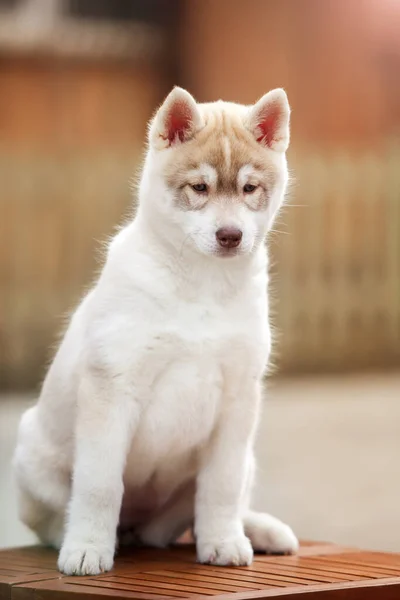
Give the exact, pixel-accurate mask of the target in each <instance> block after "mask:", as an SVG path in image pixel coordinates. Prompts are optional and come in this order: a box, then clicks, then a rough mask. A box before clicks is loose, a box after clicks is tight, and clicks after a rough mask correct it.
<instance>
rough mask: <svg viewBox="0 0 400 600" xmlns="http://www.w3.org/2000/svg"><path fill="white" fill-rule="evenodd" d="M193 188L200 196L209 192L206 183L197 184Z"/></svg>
mask: <svg viewBox="0 0 400 600" xmlns="http://www.w3.org/2000/svg"><path fill="white" fill-rule="evenodd" d="M191 188H192V190H194V191H195V192H197V193H198V194H205V193H206V191H207V185H206V184H205V183H195V184H194V185H192V186H191Z"/></svg>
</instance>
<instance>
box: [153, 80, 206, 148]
mask: <svg viewBox="0 0 400 600" xmlns="http://www.w3.org/2000/svg"><path fill="white" fill-rule="evenodd" d="M202 125H203V123H202V119H201V116H200V112H199V109H198V107H197V104H196V101H195V99H194V98H193V96H191V95H190V94H189V92H187V91H186V90H184V89H182V88H180V87H175V88H174V89H173V90H172V92H170V94H169V95H168V96H167V97H166V99H165V100H164V102H163V104H162V105H161V106H160V108H159V109H158V111H157V113H156V115H155V117H154V119H153V121H152V122H151V124H150V129H149V142H150V144H151V145H152V146H154V147H155V148H157V149H159V150H162V149H163V148H169V147H171V146H174V145H177V144H182V143H184V142H187V141H188V140H190V139H191V138H192V137H193V136H194V134H195V133H196V131H198V130H199V129H201V127H202Z"/></svg>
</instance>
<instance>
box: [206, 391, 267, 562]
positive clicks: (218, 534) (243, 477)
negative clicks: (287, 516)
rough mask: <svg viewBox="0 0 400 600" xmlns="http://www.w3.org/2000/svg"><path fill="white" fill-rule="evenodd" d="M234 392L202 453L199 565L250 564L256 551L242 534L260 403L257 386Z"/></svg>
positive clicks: (227, 400)
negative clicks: (245, 497) (244, 507)
mask: <svg viewBox="0 0 400 600" xmlns="http://www.w3.org/2000/svg"><path fill="white" fill-rule="evenodd" d="M234 393H235V391H234V390H233V389H232V393H231V394H230V397H229V396H228V397H227V398H225V404H224V412H223V414H222V415H221V417H220V420H219V424H218V427H217V429H216V431H215V432H214V435H213V437H212V439H211V441H210V443H209V445H208V447H207V448H206V449H205V451H204V454H203V457H202V458H203V462H202V467H201V470H200V473H199V476H198V480H197V494H196V505H195V533H196V544H197V556H198V560H199V561H200V562H202V563H212V564H216V565H249V564H250V563H251V561H252V558H253V550H252V547H251V544H250V541H249V539H248V538H247V537H246V536H245V534H244V530H243V522H242V516H243V502H244V496H245V489H246V484H247V478H248V472H249V469H250V468H251V461H252V452H251V450H252V443H253V437H254V431H255V427H256V423H257V414H258V407H259V399H260V388H259V384H258V383H255V382H254V381H252V382H250V383H249V385H247V386H245V388H242V389H238V388H237V389H236V394H235V395H234Z"/></svg>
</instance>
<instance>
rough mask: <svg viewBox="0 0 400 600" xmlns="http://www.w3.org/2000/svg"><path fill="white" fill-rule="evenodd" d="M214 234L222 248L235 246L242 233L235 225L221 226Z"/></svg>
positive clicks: (237, 244) (239, 240)
mask: <svg viewBox="0 0 400 600" xmlns="http://www.w3.org/2000/svg"><path fill="white" fill-rule="evenodd" d="M215 235H216V237H217V240H218V244H219V245H220V246H221V247H222V248H236V247H237V246H239V244H240V242H241V241H242V236H243V233H242V232H241V231H240V229H236V227H221V229H218V231H217V233H216V234H215Z"/></svg>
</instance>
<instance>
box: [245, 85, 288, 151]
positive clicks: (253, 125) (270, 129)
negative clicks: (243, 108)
mask: <svg viewBox="0 0 400 600" xmlns="http://www.w3.org/2000/svg"><path fill="white" fill-rule="evenodd" d="M289 120H290V107H289V102H288V99H287V96H286V92H285V91H284V90H282V89H280V88H277V89H276V90H272V91H271V92H268V94H265V95H264V96H263V97H262V98H261V99H260V100H259V101H258V102H257V103H256V104H255V105H254V106H253V107H252V108H251V109H250V113H249V120H248V125H247V126H248V128H249V129H250V131H251V132H252V133H253V134H254V136H255V138H256V140H257V142H259V143H260V144H263V145H265V146H267V147H269V148H271V150H275V151H276V152H286V150H287V149H288V146H289V138H290V133H289Z"/></svg>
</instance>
